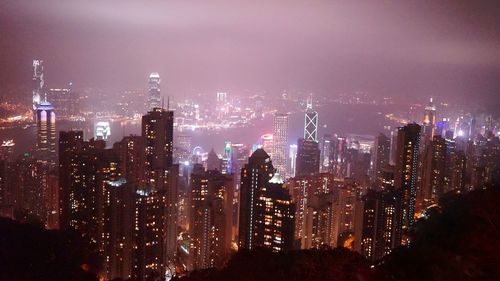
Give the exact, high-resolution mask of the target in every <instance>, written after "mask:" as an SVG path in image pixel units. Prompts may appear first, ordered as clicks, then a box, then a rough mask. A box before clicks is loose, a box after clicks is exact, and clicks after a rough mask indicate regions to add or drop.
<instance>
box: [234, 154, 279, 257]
mask: <svg viewBox="0 0 500 281" xmlns="http://www.w3.org/2000/svg"><path fill="white" fill-rule="evenodd" d="M273 173H274V167H273V165H272V164H271V158H270V157H269V155H268V154H267V153H266V152H265V151H264V150H263V149H260V148H259V149H257V150H255V151H254V152H253V153H252V155H251V156H250V158H248V163H247V164H245V167H243V169H241V187H240V221H239V235H238V238H239V247H240V248H243V249H249V250H251V249H254V248H255V247H259V246H263V245H262V244H263V243H262V240H258V239H257V237H256V235H257V234H256V228H257V224H258V223H259V221H258V217H257V204H258V201H259V198H260V197H261V195H262V193H263V190H265V189H266V185H267V182H269V180H270V179H271V177H272V175H273Z"/></svg>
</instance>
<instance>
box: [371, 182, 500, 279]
mask: <svg viewBox="0 0 500 281" xmlns="http://www.w3.org/2000/svg"><path fill="white" fill-rule="evenodd" d="M440 206H441V208H439V209H435V210H433V211H432V212H431V213H430V215H429V217H428V219H426V220H421V221H419V223H418V224H417V226H416V228H415V233H414V239H413V242H412V245H411V247H409V248H399V249H396V250H395V251H393V252H392V253H391V254H390V255H389V256H387V257H385V259H384V260H383V262H382V264H381V265H380V266H378V267H377V268H378V278H377V279H378V280H411V281H413V280H415V281H416V280H436V281H439V280H443V281H445V280H500V189H499V188H498V187H496V188H495V187H491V188H489V189H487V190H478V191H474V192H471V193H468V194H466V195H463V196H460V195H448V196H447V197H444V198H443V199H442V200H441V202H440Z"/></svg>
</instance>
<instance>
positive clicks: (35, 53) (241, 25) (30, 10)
mask: <svg viewBox="0 0 500 281" xmlns="http://www.w3.org/2000/svg"><path fill="white" fill-rule="evenodd" d="M220 4H221V5H220V6H217V5H215V6H213V7H210V6H207V4H204V3H198V4H190V3H185V2H180V1H166V2H164V3H162V2H152V3H151V5H150V6H140V5H136V4H134V3H133V2H127V1H126V2H119V3H118V2H113V1H110V2H108V3H106V4H104V3H102V4H100V5H85V4H82V3H80V2H78V1H68V2H66V3H65V4H63V5H56V4H55V2H54V1H43V4H42V3H41V2H37V3H31V2H28V1H16V2H3V3H2V4H1V5H2V6H3V7H2V9H1V11H2V12H1V14H0V15H1V16H0V26H3V27H6V28H2V33H3V34H4V35H5V36H2V38H3V39H2V46H3V47H2V52H3V54H4V55H5V57H4V58H5V62H4V63H3V64H2V65H1V66H0V67H1V68H0V73H1V74H2V75H0V77H2V78H0V79H2V80H1V81H2V83H0V84H1V85H5V87H8V88H9V89H10V88H12V87H18V86H19V85H28V81H26V80H25V79H24V78H23V77H26V74H27V71H29V70H28V69H25V68H19V67H14V68H13V67H12V66H13V65H23V64H26V63H28V60H30V58H31V57H35V58H39V59H41V60H44V68H45V70H46V72H48V73H51V75H46V77H45V80H51V82H50V83H48V85H52V86H57V85H65V84H67V83H68V82H70V81H72V82H74V83H75V86H77V87H95V86H98V87H111V88H116V89H122V90H124V89H138V88H143V85H145V82H144V80H143V77H144V75H147V74H148V73H151V72H153V71H157V72H158V73H160V75H162V76H163V77H165V78H166V79H167V81H169V82H168V83H167V84H166V85H165V86H164V87H163V91H164V93H167V94H168V95H171V96H182V95H185V94H191V92H192V91H196V90H200V89H207V90H211V91H218V90H225V89H232V90H234V91H239V92H241V91H243V90H245V89H252V90H266V91H274V92H276V91H282V90H284V89H288V90H301V91H305V92H308V91H309V92H315V93H318V94H320V95H325V96H332V95H333V96H335V95H338V94H339V93H342V92H352V91H366V92H370V93H371V94H372V95H376V96H384V95H389V96H396V97H405V96H409V95H425V96H426V97H431V96H432V97H435V98H441V99H455V100H457V101H461V102H462V101H463V102H472V101H474V102H476V103H480V104H482V105H485V106H488V105H490V103H491V101H492V99H493V100H495V104H496V105H498V101H497V100H498V99H496V98H495V90H496V89H497V88H498V86H499V85H498V81H500V79H498V77H499V76H498V75H499V71H498V68H497V65H498V62H499V61H500V55H498V52H497V51H496V50H497V49H498V46H499V44H500V34H499V32H498V29H496V28H494V27H495V26H497V25H498V17H496V16H495V15H496V12H498V11H499V8H500V7H499V6H500V5H499V4H498V3H496V2H494V1H475V2H474V3H470V2H468V1H458V2H457V1H445V2H444V3H440V4H438V3H413V4H411V3H392V4H391V5H378V4H377V3H376V2H373V3H366V2H356V1H355V2H350V3H345V4H344V5H340V4H336V3H334V2H331V3H330V2H329V1H318V2H317V3H315V5H307V4H306V3H303V2H301V1H291V2H287V3H286V4H285V3H283V2H281V1H270V2H266V3H256V4H254V5H251V4H245V5H241V6H240V5H236V4H235V3H234V4H231V3H229V2H228V1H220ZM216 6H217V7H216ZM162 10H164V11H166V12H165V13H164V14H162V13H161V11H162ZM201 11H206V12H201ZM242 11H244V13H243V12H242ZM261 11H266V12H265V13H262V12H261ZM278 11H280V12H278ZM281 11H283V12H281ZM117 14H120V15H122V16H123V17H117V16H116V15H117ZM180 14H182V15H183V16H182V17H181V16H179V15H180ZM464 14H466V15H467V16H465V15H464ZM90 15H92V16H90ZM146 15H149V16H146ZM199 15H200V16H199ZM201 15H202V16H201ZM278 15H279V16H278ZM312 15H314V16H312ZM402 15H405V16H402ZM464 17H466V18H467V19H468V20H467V21H462V18H464ZM17 18H24V20H23V21H22V23H21V22H18V21H17V20H16V19H17ZM125 18H128V20H125ZM301 19H304V20H301ZM58 22H62V23H64V24H62V25H58V24H56V23H58ZM356 22H357V23H356ZM63 26H64V27H63ZM143 26H144V27H145V28H144V29H143V28H142V27H143ZM436 27H437V28H436ZM205 29H209V30H210V32H208V33H206V32H204V31H205ZM344 30H349V32H348V33H346V32H345V31H344ZM57 34H59V35H57ZM200 34H203V36H200ZM441 34H446V36H440V35H441ZM323 35H328V36H323ZM63 38H64V39H63ZM104 38H106V39H104ZM137 39H142V40H137ZM7 40H10V41H7ZM99 40H104V41H103V42H105V44H102V45H96V44H93V43H92V42H96V41H99ZM8 42H11V43H8ZM256 42H258V43H256ZM384 42H394V43H393V44H389V43H384ZM14 44H18V45H19V46H24V47H23V48H13V47H12V46H13V45H14ZM123 46H127V47H126V48H123ZM280 50H284V51H283V52H281V51H280ZM265 51H267V52H265ZM71 52H74V53H71ZM243 53H245V54H247V55H245V56H242V55H241V54H243ZM68 57H70V58H71V60H67V59H66V58H68ZM249 57H251V58H252V59H251V61H249V59H245V58H249ZM91 69H92V70H91ZM270 77H272V79H269V78H270ZM478 85H481V87H477V86H478ZM0 90H1V91H3V92H6V90H5V89H0ZM492 108H493V106H492Z"/></svg>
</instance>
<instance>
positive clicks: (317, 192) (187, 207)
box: [0, 61, 500, 280]
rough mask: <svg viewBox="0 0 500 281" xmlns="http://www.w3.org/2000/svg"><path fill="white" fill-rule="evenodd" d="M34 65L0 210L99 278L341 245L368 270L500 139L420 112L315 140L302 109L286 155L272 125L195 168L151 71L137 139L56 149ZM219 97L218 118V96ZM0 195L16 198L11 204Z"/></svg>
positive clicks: (498, 156)
mask: <svg viewBox="0 0 500 281" xmlns="http://www.w3.org/2000/svg"><path fill="white" fill-rule="evenodd" d="M36 62H37V63H34V76H33V80H34V81H35V87H34V90H33V106H34V109H35V113H36V114H35V117H36V118H35V119H36V122H37V147H36V153H34V154H26V155H24V156H23V157H22V158H21V159H20V160H18V161H14V162H7V161H5V160H4V159H5V157H3V155H4V154H6V153H8V149H7V148H8V146H7V145H6V146H5V147H6V148H5V149H4V148H3V147H2V150H1V151H0V207H2V208H0V211H1V212H2V215H5V213H6V212H5V210H4V208H3V207H4V206H5V205H6V204H5V202H11V203H12V204H13V205H14V206H22V207H23V208H24V209H25V210H26V214H24V215H23V216H24V217H23V218H24V219H26V220H28V219H29V216H34V217H36V218H38V219H39V220H40V221H42V222H43V223H44V224H45V226H46V227H47V228H51V229H75V230H77V231H79V232H80V233H81V234H82V235H83V236H84V237H86V238H87V239H89V240H90V241H91V242H93V243H94V244H95V245H96V246H97V248H98V250H99V251H100V252H101V253H102V255H103V256H104V271H103V277H104V278H105V279H113V278H137V279H138V280H144V279H146V278H148V277H152V276H155V275H156V276H158V275H159V276H166V277H168V276H169V275H172V274H176V273H179V272H183V271H184V272H185V271H191V270H194V269H205V268H211V267H221V266H223V265H224V264H225V263H226V262H227V261H228V259H229V258H230V256H231V254H232V253H233V252H234V251H237V250H239V249H248V250H252V249H255V248H268V249H270V250H272V251H275V252H280V251H288V250H293V249H310V248H324V247H347V248H350V249H353V250H356V251H359V252H360V253H362V254H363V255H364V256H365V257H367V258H368V259H370V260H378V259H380V258H382V257H383V256H384V255H386V254H388V253H390V252H391V250H392V249H394V248H395V247H397V246H399V245H406V244H408V243H409V242H410V240H409V237H408V232H409V231H410V230H411V228H412V226H413V225H414V223H415V221H416V219H418V218H419V217H420V216H423V215H425V212H426V210H428V208H431V207H432V206H434V205H435V204H436V203H438V202H439V198H440V197H442V196H443V194H445V193H447V192H456V193H459V192H467V191H469V190H473V189H478V188H483V187H484V186H486V185H488V184H489V183H491V182H493V181H494V180H495V179H496V180H498V179H500V140H499V139H498V137H495V136H494V135H493V134H492V133H491V132H488V131H486V132H485V133H484V134H477V135H475V136H474V137H473V138H461V137H459V136H456V134H453V133H450V132H447V131H446V130H441V129H438V126H437V124H436V121H435V120H436V107H435V106H434V104H433V103H432V101H431V103H430V104H429V105H428V106H427V107H426V108H425V115H424V121H423V123H422V124H417V123H409V124H406V125H404V126H401V127H399V128H398V129H397V130H396V131H394V132H392V133H393V134H392V135H391V136H389V137H387V136H385V135H383V134H380V135H379V136H377V137H376V138H375V141H374V142H373V141H372V143H370V142H367V141H365V140H362V139H359V138H358V139H352V138H346V137H342V136H337V135H329V134H325V135H324V137H323V138H322V139H318V128H319V127H318V112H317V111H315V110H314V109H313V106H312V100H311V99H308V100H307V106H306V111H305V114H304V135H303V137H301V138H300V139H298V141H297V144H296V145H292V146H288V144H289V143H288V141H289V140H288V125H289V124H288V122H289V119H288V117H289V116H288V115H287V114H283V113H276V114H275V115H274V118H273V134H272V135H270V136H269V137H268V138H266V139H265V140H264V141H263V142H262V147H260V148H257V149H255V150H254V151H253V152H252V153H251V155H249V154H250V151H249V150H246V149H245V147H244V146H243V145H242V144H234V143H230V142H227V143H226V144H225V147H224V154H223V156H222V159H221V158H219V156H218V155H217V154H216V153H215V152H214V151H211V152H210V153H208V158H207V159H205V160H203V159H202V157H200V155H199V153H198V152H199V151H200V150H201V148H195V149H194V151H193V153H192V155H191V143H190V139H189V138H187V137H186V136H182V135H180V136H177V138H176V140H177V143H176V145H177V148H179V147H180V148H182V149H178V151H177V154H178V156H179V158H178V159H177V158H176V157H174V152H175V148H176V147H174V112H173V111H171V110H170V109H169V108H168V102H167V109H164V108H163V103H162V102H161V95H160V76H159V75H158V73H152V74H151V75H150V76H149V80H148V87H149V98H148V108H149V109H148V112H147V113H146V114H145V115H143V116H142V126H141V134H140V135H131V136H127V137H124V138H123V139H122V140H121V141H119V142H117V143H114V144H113V145H112V147H111V148H107V147H106V143H105V140H103V139H90V140H85V138H84V135H83V132H82V131H61V132H60V133H59V137H58V142H57V140H56V131H55V113H54V111H55V109H54V107H53V106H52V105H51V104H50V103H49V102H47V101H45V100H43V101H42V100H41V96H42V94H43V64H42V62H41V61H36ZM217 98H218V103H220V105H218V107H219V106H220V107H221V108H222V107H223V104H224V103H225V100H226V94H225V93H218V95H217ZM221 112H222V111H221ZM221 114H222V113H221ZM57 143H58V147H57V149H56V146H57ZM4 150H5V151H7V152H5V151H4ZM56 151H58V156H57V153H56ZM185 154H186V155H185ZM176 159H177V160H178V161H176ZM179 159H182V161H180V160H179ZM176 162H179V163H176ZM6 167H10V168H9V169H7V168H6ZM9 170H12V171H15V173H14V174H12V175H10V174H8V173H7V171H9ZM6 186H16V187H18V188H17V189H16V190H15V192H14V191H13V192H11V193H12V194H11V193H9V192H6V190H7V189H8V188H7V189H6ZM14 193H15V195H13V194H14ZM9 198H10V199H9ZM9 216H14V215H13V214H12V212H11V213H10V215H9Z"/></svg>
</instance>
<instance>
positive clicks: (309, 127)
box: [304, 95, 318, 142]
mask: <svg viewBox="0 0 500 281" xmlns="http://www.w3.org/2000/svg"><path fill="white" fill-rule="evenodd" d="M304 139H305V140H311V141H315V142H318V112H317V111H315V110H314V109H313V108H312V95H310V96H309V98H308V99H307V107H306V114H305V120H304Z"/></svg>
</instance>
